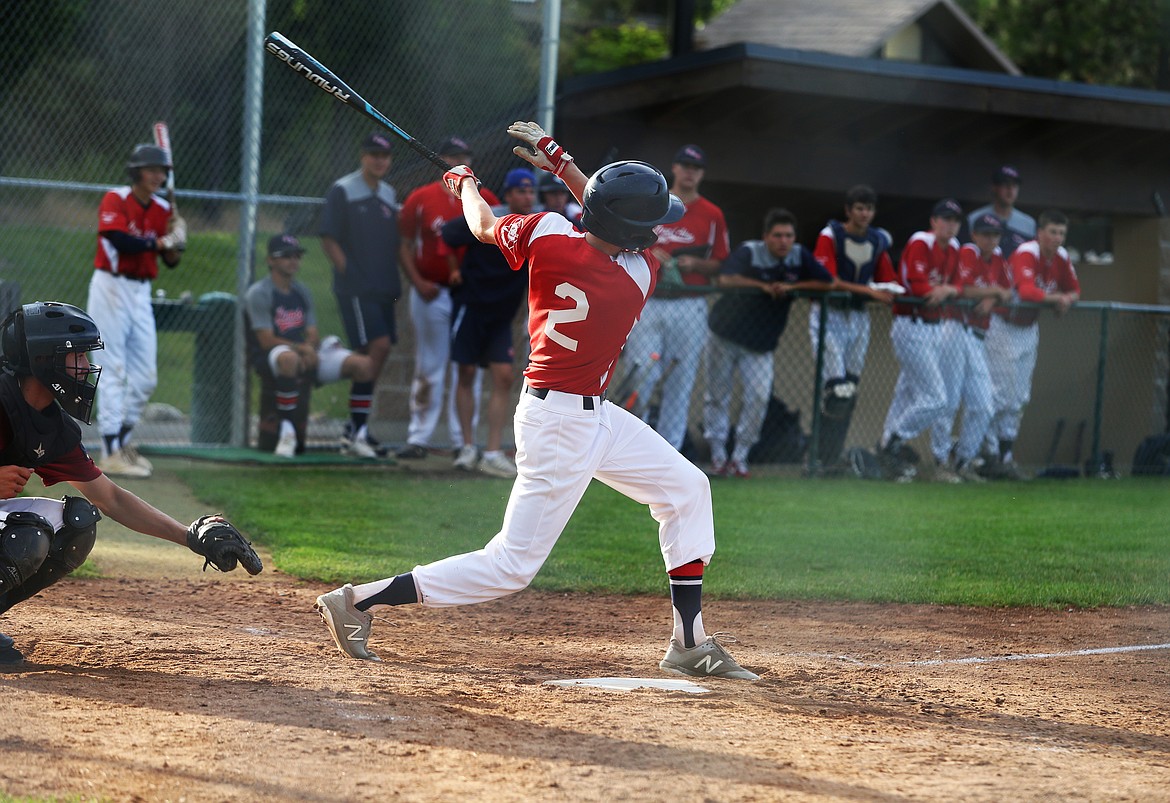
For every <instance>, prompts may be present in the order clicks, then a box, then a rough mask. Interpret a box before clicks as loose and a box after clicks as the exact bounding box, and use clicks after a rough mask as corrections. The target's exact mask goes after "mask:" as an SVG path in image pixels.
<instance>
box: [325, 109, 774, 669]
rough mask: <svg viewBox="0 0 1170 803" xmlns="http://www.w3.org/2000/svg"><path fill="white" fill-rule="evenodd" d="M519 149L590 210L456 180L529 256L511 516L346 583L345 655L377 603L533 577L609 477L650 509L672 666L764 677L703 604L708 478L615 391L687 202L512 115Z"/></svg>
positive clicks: (638, 172) (657, 179)
mask: <svg viewBox="0 0 1170 803" xmlns="http://www.w3.org/2000/svg"><path fill="white" fill-rule="evenodd" d="M508 133H509V134H510V135H511V136H513V137H515V138H517V139H519V140H520V141H521V142H522V143H524V144H523V145H519V146H517V147H516V148H515V149H514V151H515V153H516V154H517V155H519V156H521V157H522V158H524V159H525V160H527V161H528V162H530V163H531V164H533V165H535V166H537V167H539V168H541V169H543V170H547V171H550V172H553V173H556V174H559V175H560V176H561V178H563V179H564V180H565V183H566V184H568V186H569V189H570V190H571V191H572V192H573V195H574V196H575V197H577V198H578V199H579V200H580V201H581V204H582V206H583V208H584V213H583V214H582V218H581V225H582V227H583V229H584V231H582V230H581V229H578V228H575V227H574V226H573V225H572V224H571V223H569V222H568V221H567V220H565V219H564V218H563V217H561V216H560V215H557V214H553V213H548V212H545V213H539V214H534V215H527V216H524V215H516V214H508V215H504V216H503V217H497V216H496V215H495V214H494V213H493V212H492V210H491V207H489V206H488V204H487V203H486V202H484V200H483V199H482V197H481V196H480V193H479V190H478V188H477V186H476V182H475V176H474V174H473V173H472V172H471V170H470V168H467V167H464V166H460V167H456V168H453V169H452V170H450V171H448V172H447V174H446V175H445V176H444V180H446V181H447V182H449V186H450V188H451V191H452V192H453V193H458V194H459V197H460V198H461V200H462V203H463V211H464V216H465V218H466V220H467V223H468V227H469V228H470V230H471V231H472V232H473V233H474V234H475V236H476V238H477V239H479V240H480V241H481V242H484V243H494V244H495V245H497V246H498V247H499V248H500V250H501V251H502V252H503V254H504V256H505V258H506V259H507V261H508V264H509V266H511V268H512V269H513V270H519V269H521V268H522V267H523V266H525V265H527V266H528V271H529V290H528V308H529V325H528V334H529V339H530V341H531V346H532V357H531V360H530V361H529V363H528V367H527V368H526V369H525V372H524V377H525V387H524V390H523V391H522V392H521V394H520V400H519V404H518V406H517V409H516V415H515V419H514V420H515V427H516V447H517V451H516V468H517V471H518V476H517V478H516V482H515V484H514V485H513V487H512V493H511V495H510V496H509V498H508V505H507V510H506V511H505V513H504V521H503V526H502V527H501V529H500V531H499V532H498V533H497V534H496V536H495V537H494V538H492V539H491V540H490V541H489V542H488V544H487V545H486V546H485V547H484V548H483V549H481V550H478V551H475V552H469V553H466V554H463V555H455V556H453V557H450V558H446V559H444V560H440V561H437V562H435V563H430V564H427V565H425V566H417V567H415V569H414V570H413V571H411V572H407V573H405V574H400V575H398V576H397V577H392V578H387V579H384V580H379V581H376V582H373V583H366V584H363V585H360V586H356V587H354V586H350V585H345V586H342V587H341V588H338V589H336V590H334V591H331V592H329V593H327V594H322V595H321V596H320V597H318V598H317V608H318V610H319V611H320V613H321V615H322V617H323V618H324V619H325V622H326V625H327V626H328V628H329V631H330V633H331V634H332V635H333V639H334V641H335V643H336V644H337V646H338V648H339V649H340V650H341V651H342V652H343V653H344V654H346V655H348V656H350V657H353V658H359V659H364V660H377V658H376V657H375V656H374V655H373V654H372V653H371V652H370V651H369V647H368V643H367V641H368V639H369V635H370V625H371V622H372V617H371V614H370V612H371V611H381V610H385V609H386V608H387V607H388V606H395V605H403V604H408V603H421V604H423V605H427V606H433V607H442V606H451V605H466V604H469V603H475V602H486V601H488V600H492V599H497V598H499V597H502V596H505V595H507V594H511V593H514V592H516V591H520V590H521V589H523V588H525V587H526V586H527V585H528V583H529V582H530V581H531V580H532V578H533V577H534V576H535V575H536V573H537V571H539V569H540V567H541V565H542V564H543V563H544V561H545V559H546V558H547V557H548V555H549V552H550V551H551V550H552V548H553V546H554V545H555V544H556V541H557V539H558V538H559V537H560V534H561V532H562V530H563V529H564V527H565V525H566V523H567V522H568V520H569V517H570V516H571V515H572V513H573V510H574V509H575V508H576V507H577V504H578V502H580V500H581V496H582V495H583V494H584V493H585V490H586V488H587V487H588V486H589V484H590V482H591V481H592V480H593V479H594V478H596V479H598V480H600V481H601V482H603V483H605V484H607V485H609V486H610V487H612V488H615V489H616V490H618V491H620V492H621V493H623V494H625V495H627V496H629V497H630V498H632V499H635V500H637V501H638V502H641V503H643V504H646V505H648V506H649V507H650V512H651V515H652V516H653V517H654V519H655V520H656V521H657V522H658V540H659V546H660V548H661V552H662V557H663V560H664V562H665V564H666V568H667V574H668V576H669V578H670V589H671V598H672V602H673V608H674V631H673V635H672V637H671V640H670V645H669V648H668V649H667V652H666V655H665V657H664V658H663V659H662V661H661V662H660V663H659V666H660V667H662V668H663V669H665V670H666V671H668V672H675V673H681V674H687V675H695V676H715V677H724V678H742V679H752V680H754V679H756V678H757V676H756V675H755V674H753V673H752V672H749V671H747V670H745V669H743V668H741V667H740V666H739V664H737V663H736V662H735V659H733V658H732V657H731V655H730V654H729V653H728V652H727V651H726V650H725V649H724V648H723V647H722V646H721V645H720V644H719V642H718V641H717V640H716V638H715V637H714V636H711V637H708V636H706V634H705V632H704V628H703V619H702V613H701V604H700V601H701V591H702V575H703V570H704V567H705V566H706V564H707V563H708V562H709V561H710V559H711V555H712V554H713V553H714V551H715V535H714V522H713V518H712V511H711V488H710V483H709V482H708V480H707V477H706V475H705V474H704V473H703V472H702V471H700V470H699V469H698V468H697V467H695V466H694V465H692V464H691V463H690V462H689V461H687V460H686V459H685V458H683V457H682V456H681V455H680V454H679V453H678V451H677V450H675V449H674V448H673V447H671V445H670V444H668V443H667V442H666V441H665V440H663V438H662V437H661V436H660V435H658V434H657V433H656V432H654V431H653V430H652V429H650V428H649V427H647V426H646V425H645V424H644V423H643V422H642V421H640V420H639V419H638V418H637V417H635V416H634V415H632V414H631V413H628V412H627V411H625V410H623V409H622V408H620V407H618V406H617V405H614V404H612V403H610V402H608V401H606V400H605V398H604V393H605V390H606V387H607V386H608V385H609V381H610V379H611V377H612V372H613V367H614V364H615V363H616V362H617V358H618V355H619V353H620V352H621V348H622V346H623V344H624V343H625V341H626V337H627V335H628V333H629V331H630V329H631V328H632V327H633V325H634V322H635V321H636V320H637V317H638V314H639V313H640V312H641V310H642V307H643V306H644V305H645V303H646V298H647V297H648V296H649V295H650V294H651V293H652V292H653V291H654V284H655V281H656V269H657V267H658V264H657V263H658V260H657V258H656V257H655V256H654V255H653V253H652V252H650V251H648V250H646V249H649V248H650V247H651V246H653V245H654V243H655V241H656V240H657V235H656V233H655V227H656V226H661V225H666V224H670V223H672V222H675V221H677V220H678V219H679V218H680V217H681V216H682V214H683V212H684V207H683V204H682V202H681V201H680V200H679V199H678V198H677V197H675V196H673V195H672V194H671V193H670V192H669V190H668V187H667V184H666V179H665V178H664V177H663V176H662V174H661V173H660V172H658V170H656V169H655V168H654V167H652V166H651V165H648V164H645V163H644V162H617V163H614V164H610V165H606V166H605V167H602V168H601V169H600V170H598V171H597V172H596V173H594V174H593V176H592V177H591V178H589V179H586V177H585V175H584V174H583V173H582V172H581V171H580V170H579V169H578V168H577V166H576V165H575V164H574V162H573V159H572V157H571V156H569V155H568V154H567V153H566V152H565V151H564V149H563V148H561V147H560V146H559V145H558V144H557V143H556V142H555V141H554V140H553V139H552V138H551V137H549V136H548V135H546V134H545V133H544V131H543V130H542V129H541V128H540V126H538V125H536V124H535V123H530V122H529V123H526V122H517V123H513V124H512V125H511V126H510V127H509V129H508Z"/></svg>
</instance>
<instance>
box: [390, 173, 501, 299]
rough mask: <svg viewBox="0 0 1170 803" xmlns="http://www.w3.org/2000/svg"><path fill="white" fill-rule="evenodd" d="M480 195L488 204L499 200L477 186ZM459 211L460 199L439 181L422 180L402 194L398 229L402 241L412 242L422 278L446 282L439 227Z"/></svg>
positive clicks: (444, 249) (444, 251)
mask: <svg viewBox="0 0 1170 803" xmlns="http://www.w3.org/2000/svg"><path fill="white" fill-rule="evenodd" d="M480 195H482V196H483V199H484V200H485V201H487V202H488V205H489V206H494V205H496V204H498V203H499V200H498V199H497V198H496V196H495V195H493V194H492V192H491V190H489V189H487V188H486V187H484V188H482V189H480ZM462 214H463V206H462V204H461V202H460V201H459V199H458V198H456V197H455V196H454V195H452V194H451V191H450V190H448V189H447V187H446V186H445V185H444V184H443V182H442V181H435V182H432V183H430V184H424V185H423V186H421V187H418V188H417V189H415V190H414V191H413V192H411V193H410V195H408V196H406V200H405V201H404V202H403V204H402V211H401V212H400V213H399V215H398V232H399V234H401V235H402V241H403V242H406V243H409V242H413V243H414V264H415V266H416V267H417V268H418V272H419V275H420V276H422V277H423V278H424V279H427V280H428V281H432V282H437V283H438V284H442V285H445V284H447V283H448V281H449V279H450V273H451V267H450V264H449V263H448V260H447V255H448V254H449V253H450V249H449V248H448V247H447V246H446V245H445V244H444V243H443V238H442V237H441V236H440V231H441V230H442V228H443V224H444V223H446V222H447V221H448V220H451V219H453V218H456V217H459V216H460V215H462Z"/></svg>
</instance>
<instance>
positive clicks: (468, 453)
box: [455, 443, 479, 471]
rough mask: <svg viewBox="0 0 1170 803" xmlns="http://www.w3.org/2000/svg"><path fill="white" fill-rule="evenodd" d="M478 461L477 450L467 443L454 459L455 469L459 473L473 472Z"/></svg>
mask: <svg viewBox="0 0 1170 803" xmlns="http://www.w3.org/2000/svg"><path fill="white" fill-rule="evenodd" d="M478 461H479V449H476V448H475V445H474V444H471V443H469V444H466V445H465V446H463V447H461V448H460V449H459V454H458V455H456V457H455V468H457V469H459V470H460V471H473V470H474V469H475V464H476V463H477V462H478Z"/></svg>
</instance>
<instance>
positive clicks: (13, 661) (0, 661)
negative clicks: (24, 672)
mask: <svg viewBox="0 0 1170 803" xmlns="http://www.w3.org/2000/svg"><path fill="white" fill-rule="evenodd" d="M23 663H24V655H22V654H21V652H20V650H18V649H16V642H15V641H13V640H12V638H11V637H10V636H6V635H4V634H3V633H0V671H4V669H5V668H7V669H12V668H14V667H18V666H20V665H21V664H23Z"/></svg>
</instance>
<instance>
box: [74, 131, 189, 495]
mask: <svg viewBox="0 0 1170 803" xmlns="http://www.w3.org/2000/svg"><path fill="white" fill-rule="evenodd" d="M126 169H127V170H128V171H129V173H130V184H129V186H125V187H117V188H115V189H112V190H110V191H109V192H107V193H106V194H105V196H103V198H102V202H101V206H100V208H99V210H98V236H97V254H96V256H95V257H94V263H93V264H94V268H95V270H94V272H93V276H92V277H91V278H90V282H89V300H88V301H87V303H86V307H87V309H88V310H89V313H90V314H91V315H92V316H93V318H94V320H95V321H97V324H98V326H99V327H100V328H101V331H102V332H104V333H105V340H106V355H105V356H106V359H105V363H106V366H105V368H106V383H105V384H104V385H103V386H102V399H101V401H102V403H101V405H100V406H99V407H98V430H99V431H100V432H101V435H102V461H101V467H102V471H104V472H105V473H106V474H109V475H110V476H114V477H138V478H145V477H149V476H150V475H151V465H150V461H149V460H147V459H146V458H145V457H143V456H142V455H140V454H139V453H138V450H137V449H135V448H134V446H133V445H132V444H131V443H130V434H131V431H132V430H133V429H134V427H135V425H136V424H137V423H138V421H139V419H140V418H141V417H142V411H143V410H145V409H146V403H147V402H148V401H149V400H150V396H151V394H152V393H154V389H155V387H156V386H157V385H158V336H157V334H156V332H155V324H154V310H153V308H152V307H151V305H150V283H151V281H152V280H153V279H155V278H157V277H158V257H159V256H161V257H162V260H163V262H164V263H165V264H166V265H167V267H171V268H173V267H175V266H176V265H178V264H179V260H180V258H181V256H182V255H181V251H182V250H183V249H184V248H185V247H186V244H187V224H186V223H185V222H184V221H183V219H182V218H180V217H177V216H174V215H173V209H172V207H171V205H170V204H169V203H168V202H167V201H166V200H164V199H163V198H160V197H159V196H157V195H156V194H155V193H157V192H158V191H159V190H160V189H161V188H162V186H163V184H165V183H166V180H167V173H168V171H170V169H171V161H170V156H169V154H167V152H166V151H164V150H163V149H162V148H160V147H158V146H157V145H149V144H146V145H138V146H137V147H135V148H134V151H133V152H132V153H131V154H130V160H129V162H127V164H126Z"/></svg>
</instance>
